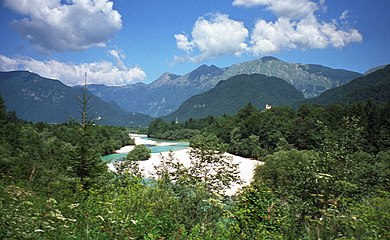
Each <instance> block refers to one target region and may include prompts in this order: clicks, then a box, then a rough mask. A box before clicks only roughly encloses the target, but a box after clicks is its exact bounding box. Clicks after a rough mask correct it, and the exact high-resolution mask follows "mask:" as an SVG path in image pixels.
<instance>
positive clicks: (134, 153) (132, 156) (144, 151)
mask: <svg viewBox="0 0 390 240" xmlns="http://www.w3.org/2000/svg"><path fill="white" fill-rule="evenodd" d="M150 153H151V150H150V149H149V148H147V147H146V146H145V145H143V144H141V145H136V146H134V149H133V150H131V151H130V152H129V153H128V154H127V156H126V159H127V160H129V161H142V160H148V159H149V158H150V156H151V155H150Z"/></svg>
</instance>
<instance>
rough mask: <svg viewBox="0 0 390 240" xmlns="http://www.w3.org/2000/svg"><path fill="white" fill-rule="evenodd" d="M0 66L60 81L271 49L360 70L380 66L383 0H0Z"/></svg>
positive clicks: (148, 74) (388, 5)
mask: <svg viewBox="0 0 390 240" xmlns="http://www.w3.org/2000/svg"><path fill="white" fill-rule="evenodd" d="M1 1H2V2H1V6H0V27H1V29H2V31H1V32H2V34H0V71H13V70H28V71H31V72H35V73H38V74H39V75H41V76H43V77H47V78H54V79H59V80H61V81H62V82H63V83H65V84H67V85H70V86H72V85H77V84H82V83H83V81H84V76H85V72H87V76H88V83H99V84H106V85H125V84H132V83H136V82H144V83H150V82H152V81H154V80H156V79H157V78H158V77H159V76H161V75H162V74H163V73H165V72H171V73H174V74H179V75H184V74H186V73H188V72H190V71H192V70H193V69H195V68H196V67H198V66H200V65H202V64H207V65H211V64H214V65H216V66H218V67H228V66H230V65H232V64H236V63H240V62H244V61H248V60H253V59H257V58H261V57H264V56H274V57H277V58H279V59H281V60H283V61H286V62H293V63H305V64H306V63H307V64H309V63H311V64H321V65H324V66H328V67H332V68H338V69H347V70H351V71H357V72H361V73H364V72H366V71H367V70H368V69H370V68H373V67H377V66H380V65H384V64H390V44H389V43H390V14H388V13H389V10H390V1H389V0H1Z"/></svg>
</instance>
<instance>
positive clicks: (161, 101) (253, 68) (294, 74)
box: [89, 57, 362, 117]
mask: <svg viewBox="0 0 390 240" xmlns="http://www.w3.org/2000/svg"><path fill="white" fill-rule="evenodd" d="M256 73H258V74H264V75H267V76H274V77H277V78H280V79H283V80H285V81H286V82H288V83H290V84H291V85H293V86H294V87H295V88H296V89H298V90H299V91H301V92H302V93H303V94H304V96H305V97H314V96H318V95H319V94H321V93H322V92H324V91H325V90H327V89H330V88H334V87H337V86H340V85H342V84H345V83H347V82H349V81H350V80H352V79H355V78H357V77H360V76H362V75H361V74H360V73H356V72H351V71H347V70H340V69H331V68H328V67H324V66H321V65H313V64H298V63H287V62H284V61H281V60H279V59H277V58H274V57H263V58H261V59H256V60H252V61H247V62H243V63H239V64H234V65H232V66H230V67H227V68H219V67H217V66H214V65H211V66H207V65H202V66H200V67H198V68H196V69H195V70H193V71H192V72H190V73H187V74H185V75H183V76H179V75H176V74H172V73H164V74H163V75H161V77H159V78H158V79H156V80H155V81H154V82H152V83H150V84H141V83H138V84H135V85H127V86H122V87H113V86H91V87H89V90H90V91H91V92H92V93H93V94H95V95H97V96H99V97H101V98H102V99H104V100H105V101H115V102H116V103H118V105H119V106H120V107H122V108H123V109H126V110H127V111H130V112H140V113H143V114H147V115H151V116H153V117H159V116H164V115H167V114H169V113H171V112H173V111H175V110H176V109H177V108H178V107H179V106H180V105H181V104H182V103H183V102H184V101H185V100H187V99H188V98H190V97H191V96H194V95H196V94H200V93H203V92H205V91H208V90H210V89H211V88H213V87H215V86H216V85H217V84H218V83H219V82H220V81H222V80H226V79H228V78H231V77H233V76H237V75H240V74H256Z"/></svg>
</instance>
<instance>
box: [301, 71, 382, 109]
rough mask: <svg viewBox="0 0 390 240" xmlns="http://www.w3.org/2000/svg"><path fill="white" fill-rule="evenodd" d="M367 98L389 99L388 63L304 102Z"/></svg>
mask: <svg viewBox="0 0 390 240" xmlns="http://www.w3.org/2000/svg"><path fill="white" fill-rule="evenodd" d="M368 99H372V100H374V101H376V102H385V101H390V65H389V66H387V67H385V68H383V69H380V70H377V71H375V72H373V73H370V74H368V75H367V76H364V77H360V78H357V79H355V80H352V81H351V82H349V83H347V84H345V85H343V86H340V87H337V88H334V89H330V90H328V91H326V92H324V93H323V94H321V95H320V96H318V97H316V98H313V99H308V100H306V101H305V102H306V103H312V104H321V105H327V104H331V103H351V102H355V101H366V100H368Z"/></svg>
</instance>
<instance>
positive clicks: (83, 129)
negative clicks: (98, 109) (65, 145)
mask: <svg viewBox="0 0 390 240" xmlns="http://www.w3.org/2000/svg"><path fill="white" fill-rule="evenodd" d="M90 101H91V98H90V97H88V96H87V73H85V81H84V87H83V94H82V98H80V99H79V103H80V108H81V123H80V124H77V125H75V126H76V127H77V132H78V142H77V145H76V151H75V153H76V156H75V158H76V159H75V160H76V161H75V164H74V165H75V166H74V173H75V175H76V177H77V178H79V179H80V182H81V184H82V186H83V188H84V189H88V188H90V186H91V185H92V184H93V183H95V182H96V180H97V178H98V177H99V176H102V175H103V174H104V173H105V172H107V166H106V164H105V163H104V162H103V160H102V159H101V156H100V152H99V151H98V149H97V148H96V145H95V144H94V141H95V140H96V139H93V131H92V128H93V126H94V123H93V121H92V118H89V115H88V110H89V108H88V103H89V102H90Z"/></svg>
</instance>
